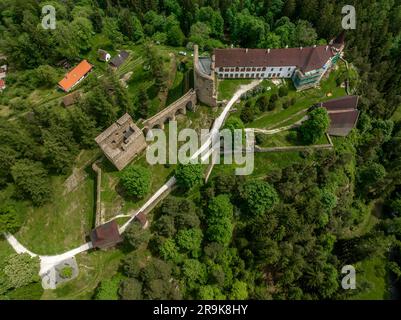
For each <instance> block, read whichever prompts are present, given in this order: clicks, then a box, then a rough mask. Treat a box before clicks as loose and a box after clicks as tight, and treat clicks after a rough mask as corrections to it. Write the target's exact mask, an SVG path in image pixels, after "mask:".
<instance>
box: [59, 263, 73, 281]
mask: <svg viewBox="0 0 401 320" xmlns="http://www.w3.org/2000/svg"><path fill="white" fill-rule="evenodd" d="M72 271H73V270H72V267H70V266H65V267H63V268H62V269H61V270H60V271H59V275H60V277H61V278H63V279H70V278H71V277H72Z"/></svg>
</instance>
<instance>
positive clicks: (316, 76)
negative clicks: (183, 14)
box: [194, 33, 344, 106]
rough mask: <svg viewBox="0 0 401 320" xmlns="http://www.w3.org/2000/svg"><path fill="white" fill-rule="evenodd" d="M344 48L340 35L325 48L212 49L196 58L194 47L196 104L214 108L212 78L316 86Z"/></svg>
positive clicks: (304, 86)
mask: <svg viewBox="0 0 401 320" xmlns="http://www.w3.org/2000/svg"><path fill="white" fill-rule="evenodd" d="M343 49H344V33H342V34H341V35H339V36H338V37H337V38H336V39H334V40H332V41H331V42H330V44H329V45H321V46H313V47H305V48H303V47H300V48H284V49H241V48H230V49H215V50H214V53H213V55H212V57H199V53H198V46H194V75H195V90H196V92H197V95H198V99H199V101H201V102H203V103H205V104H207V105H210V106H216V105H217V94H216V91H217V90H216V78H219V79H282V78H284V79H292V81H293V83H294V86H295V88H296V89H297V90H304V89H308V88H313V87H316V86H317V85H319V83H320V80H321V79H322V77H323V76H324V75H325V74H326V73H327V72H328V71H329V70H330V69H331V68H332V67H333V66H334V65H335V64H336V62H337V60H338V59H339V58H340V56H341V54H342V52H343Z"/></svg>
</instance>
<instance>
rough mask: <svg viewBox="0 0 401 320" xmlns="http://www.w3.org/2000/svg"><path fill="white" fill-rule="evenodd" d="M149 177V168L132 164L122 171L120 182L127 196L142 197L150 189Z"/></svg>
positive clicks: (150, 176)
mask: <svg viewBox="0 0 401 320" xmlns="http://www.w3.org/2000/svg"><path fill="white" fill-rule="evenodd" d="M151 178H152V175H151V172H150V171H149V169H147V168H144V167H142V166H138V165H133V166H130V167H128V168H127V169H125V170H124V171H123V172H122V176H121V184H122V186H123V187H124V189H125V191H126V192H127V194H128V195H129V196H133V197H137V198H143V197H144V196H145V195H146V194H148V193H149V191H150V183H151Z"/></svg>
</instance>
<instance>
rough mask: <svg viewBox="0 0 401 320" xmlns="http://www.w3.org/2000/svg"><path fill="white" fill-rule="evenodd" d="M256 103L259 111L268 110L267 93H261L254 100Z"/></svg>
mask: <svg viewBox="0 0 401 320" xmlns="http://www.w3.org/2000/svg"><path fill="white" fill-rule="evenodd" d="M256 105H257V106H258V108H259V110H260V111H266V110H268V106H269V97H268V96H267V95H262V96H260V97H259V98H258V100H257V101H256Z"/></svg>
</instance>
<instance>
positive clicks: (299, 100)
mask: <svg viewBox="0 0 401 320" xmlns="http://www.w3.org/2000/svg"><path fill="white" fill-rule="evenodd" d="M339 72H340V71H339V70H338V71H333V72H332V73H331V74H330V76H329V78H328V79H326V80H323V81H322V82H321V85H320V88H314V89H309V90H305V91H301V92H297V91H296V90H295V89H294V88H293V86H291V85H290V91H289V93H288V96H289V97H295V98H296V102H295V104H294V105H292V106H290V107H289V108H287V109H283V108H279V109H277V110H273V111H268V112H264V113H263V114H261V115H259V116H258V117H257V118H256V119H255V120H254V121H253V122H251V123H249V124H247V127H249V128H272V127H275V125H276V124H277V123H279V122H282V121H285V120H286V119H288V118H289V117H291V116H292V115H294V114H296V113H297V112H299V111H302V110H305V111H306V109H308V108H309V107H311V106H312V105H313V104H314V103H317V102H321V101H326V100H329V99H334V98H336V97H341V96H344V95H346V92H345V89H344V88H339V87H337V85H336V78H337V76H338V73H339ZM273 92H274V90H271V92H269V93H268V94H271V93H273ZM328 93H331V96H330V97H328V96H327V94H328ZM297 117H298V116H297ZM301 118H302V117H301ZM296 120H297V118H294V122H296ZM298 120H299V118H298ZM292 123H293V122H292ZM283 125H285V123H283ZM280 126H281V124H280Z"/></svg>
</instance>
